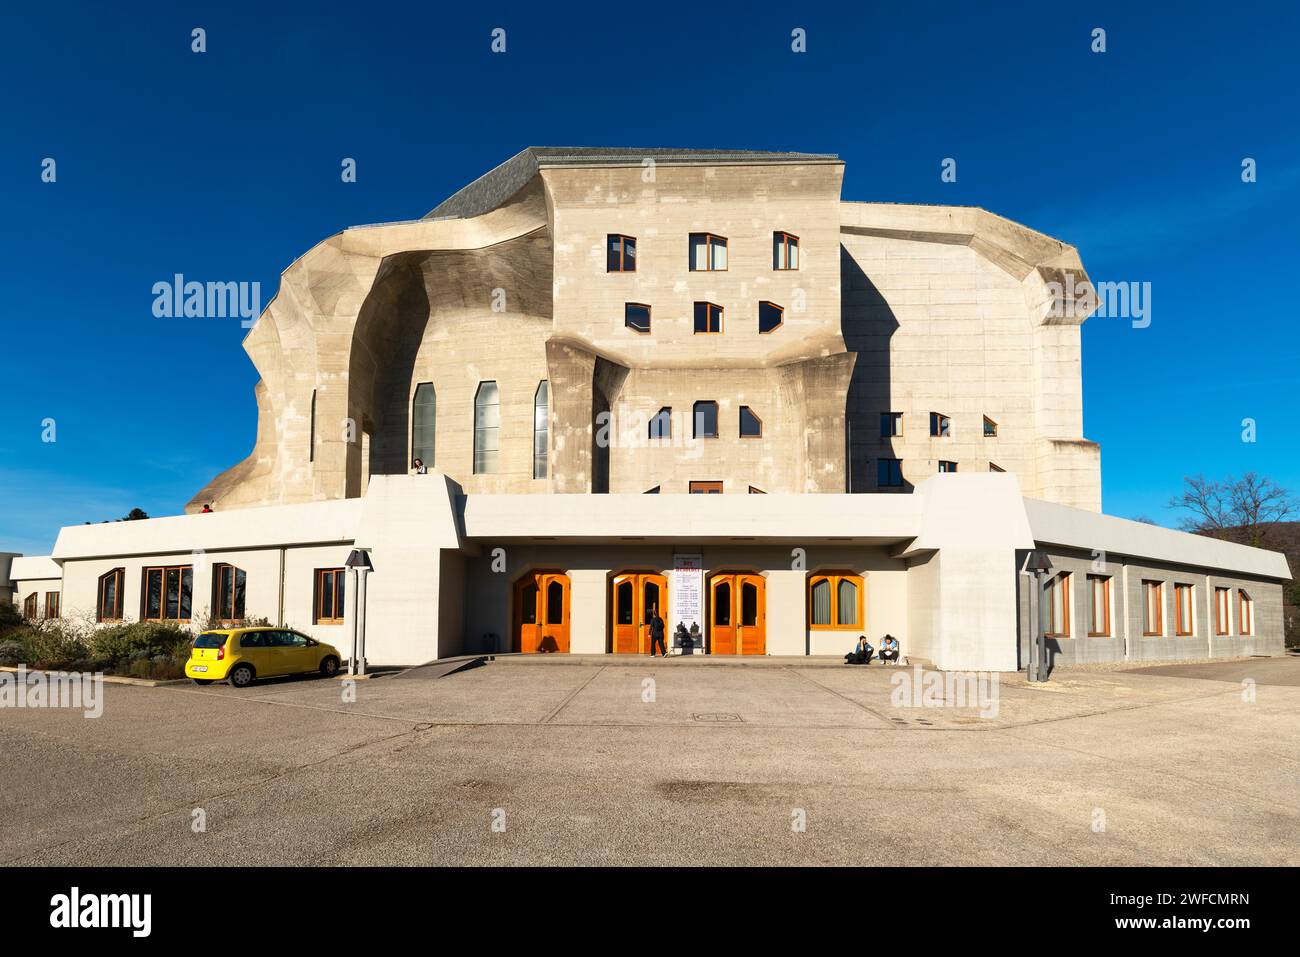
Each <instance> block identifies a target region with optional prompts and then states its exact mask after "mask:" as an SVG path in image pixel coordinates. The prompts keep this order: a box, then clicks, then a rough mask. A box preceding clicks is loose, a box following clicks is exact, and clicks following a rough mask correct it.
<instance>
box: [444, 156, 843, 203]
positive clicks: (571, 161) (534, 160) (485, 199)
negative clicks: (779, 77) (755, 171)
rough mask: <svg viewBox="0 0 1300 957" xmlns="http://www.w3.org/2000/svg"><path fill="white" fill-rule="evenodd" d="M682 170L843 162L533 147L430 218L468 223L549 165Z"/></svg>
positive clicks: (815, 158)
mask: <svg viewBox="0 0 1300 957" xmlns="http://www.w3.org/2000/svg"><path fill="white" fill-rule="evenodd" d="M647 158H650V159H653V160H655V161H656V162H659V163H672V164H674V165H682V164H687V163H696V164H703V165H731V164H749V163H792V162H797V163H838V162H840V158H839V157H838V156H837V155H836V154H834V153H780V152H767V151H764V150H693V149H674V148H672V147H664V146H654V147H646V148H642V149H638V148H635V147H629V146H614V147H604V146H530V147H528V148H527V149H525V150H522V151H521V152H519V153H516V154H515V155H514V156H512V157H510V159H508V160H506V161H505V162H504V163H502V164H501V165H500V166H498V167H496V168H495V169H493V170H490V171H489V172H487V173H484V174H483V175H482V176H480V177H479V178H478V179H476V180H474V182H472V183H470V184H469V185H468V186H466V187H464V188H463V189H461V190H458V191H457V192H455V193H453V194H452V195H451V196H449V197H448V198H447V199H445V200H443V201H442V202H441V203H439V204H438V206H437V207H436V208H434V209H433V210H432V211H431V212H430V213H428V214H427V215H426V216H425V217H424V218H425V219H463V218H466V217H469V216H481V215H482V214H483V213H486V212H488V211H489V210H493V209H496V208H497V207H498V206H500V205H501V204H502V203H504V202H505V201H506V200H507V199H509V198H510V197H511V196H513V195H514V194H515V193H517V192H519V190H521V189H522V188H523V187H524V185H525V184H526V183H527V182H528V181H529V180H530V179H532V178H533V177H534V176H536V175H537V171H538V170H539V169H541V168H542V167H543V166H577V165H587V166H626V165H628V164H639V163H640V162H641V161H642V160H644V159H647Z"/></svg>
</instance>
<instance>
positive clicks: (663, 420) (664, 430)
mask: <svg viewBox="0 0 1300 957" xmlns="http://www.w3.org/2000/svg"><path fill="white" fill-rule="evenodd" d="M672 437H673V409H672V406H669V405H666V406H664V407H663V408H662V409H660V410H659V411H658V412H656V413H655V414H654V416H653V417H651V419H650V438H652V439H671V438H672Z"/></svg>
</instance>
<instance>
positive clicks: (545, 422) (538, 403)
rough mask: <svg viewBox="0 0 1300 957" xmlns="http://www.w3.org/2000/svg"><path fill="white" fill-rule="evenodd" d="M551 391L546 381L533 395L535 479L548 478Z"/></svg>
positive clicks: (541, 383) (538, 385)
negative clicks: (547, 460)
mask: <svg viewBox="0 0 1300 957" xmlns="http://www.w3.org/2000/svg"><path fill="white" fill-rule="evenodd" d="M550 404H551V390H550V386H549V385H547V382H546V380H545V379H543V380H542V381H541V382H539V383H538V384H537V392H536V393H535V394H534V395H533V478H535V479H544V478H546V458H547V454H548V452H549V451H550V441H549V436H550Z"/></svg>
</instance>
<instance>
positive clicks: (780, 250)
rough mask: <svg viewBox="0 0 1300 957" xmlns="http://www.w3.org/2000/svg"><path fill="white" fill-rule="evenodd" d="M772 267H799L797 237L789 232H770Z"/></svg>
mask: <svg viewBox="0 0 1300 957" xmlns="http://www.w3.org/2000/svg"><path fill="white" fill-rule="evenodd" d="M772 268H773V269H798V268H799V237H798V236H792V235H790V234H789V233H781V232H777V233H773V234H772Z"/></svg>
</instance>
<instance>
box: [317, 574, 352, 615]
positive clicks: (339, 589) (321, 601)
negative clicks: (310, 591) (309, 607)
mask: <svg viewBox="0 0 1300 957" xmlns="http://www.w3.org/2000/svg"><path fill="white" fill-rule="evenodd" d="M347 574H348V570H347V569H346V568H318V569H316V589H315V590H316V600H315V602H314V605H315V612H316V613H315V614H314V615H313V616H312V618H313V620H314V621H315V623H316V624H318V625H341V624H343V615H344V608H345V604H344V602H345V600H346V598H347V580H348V579H347Z"/></svg>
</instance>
